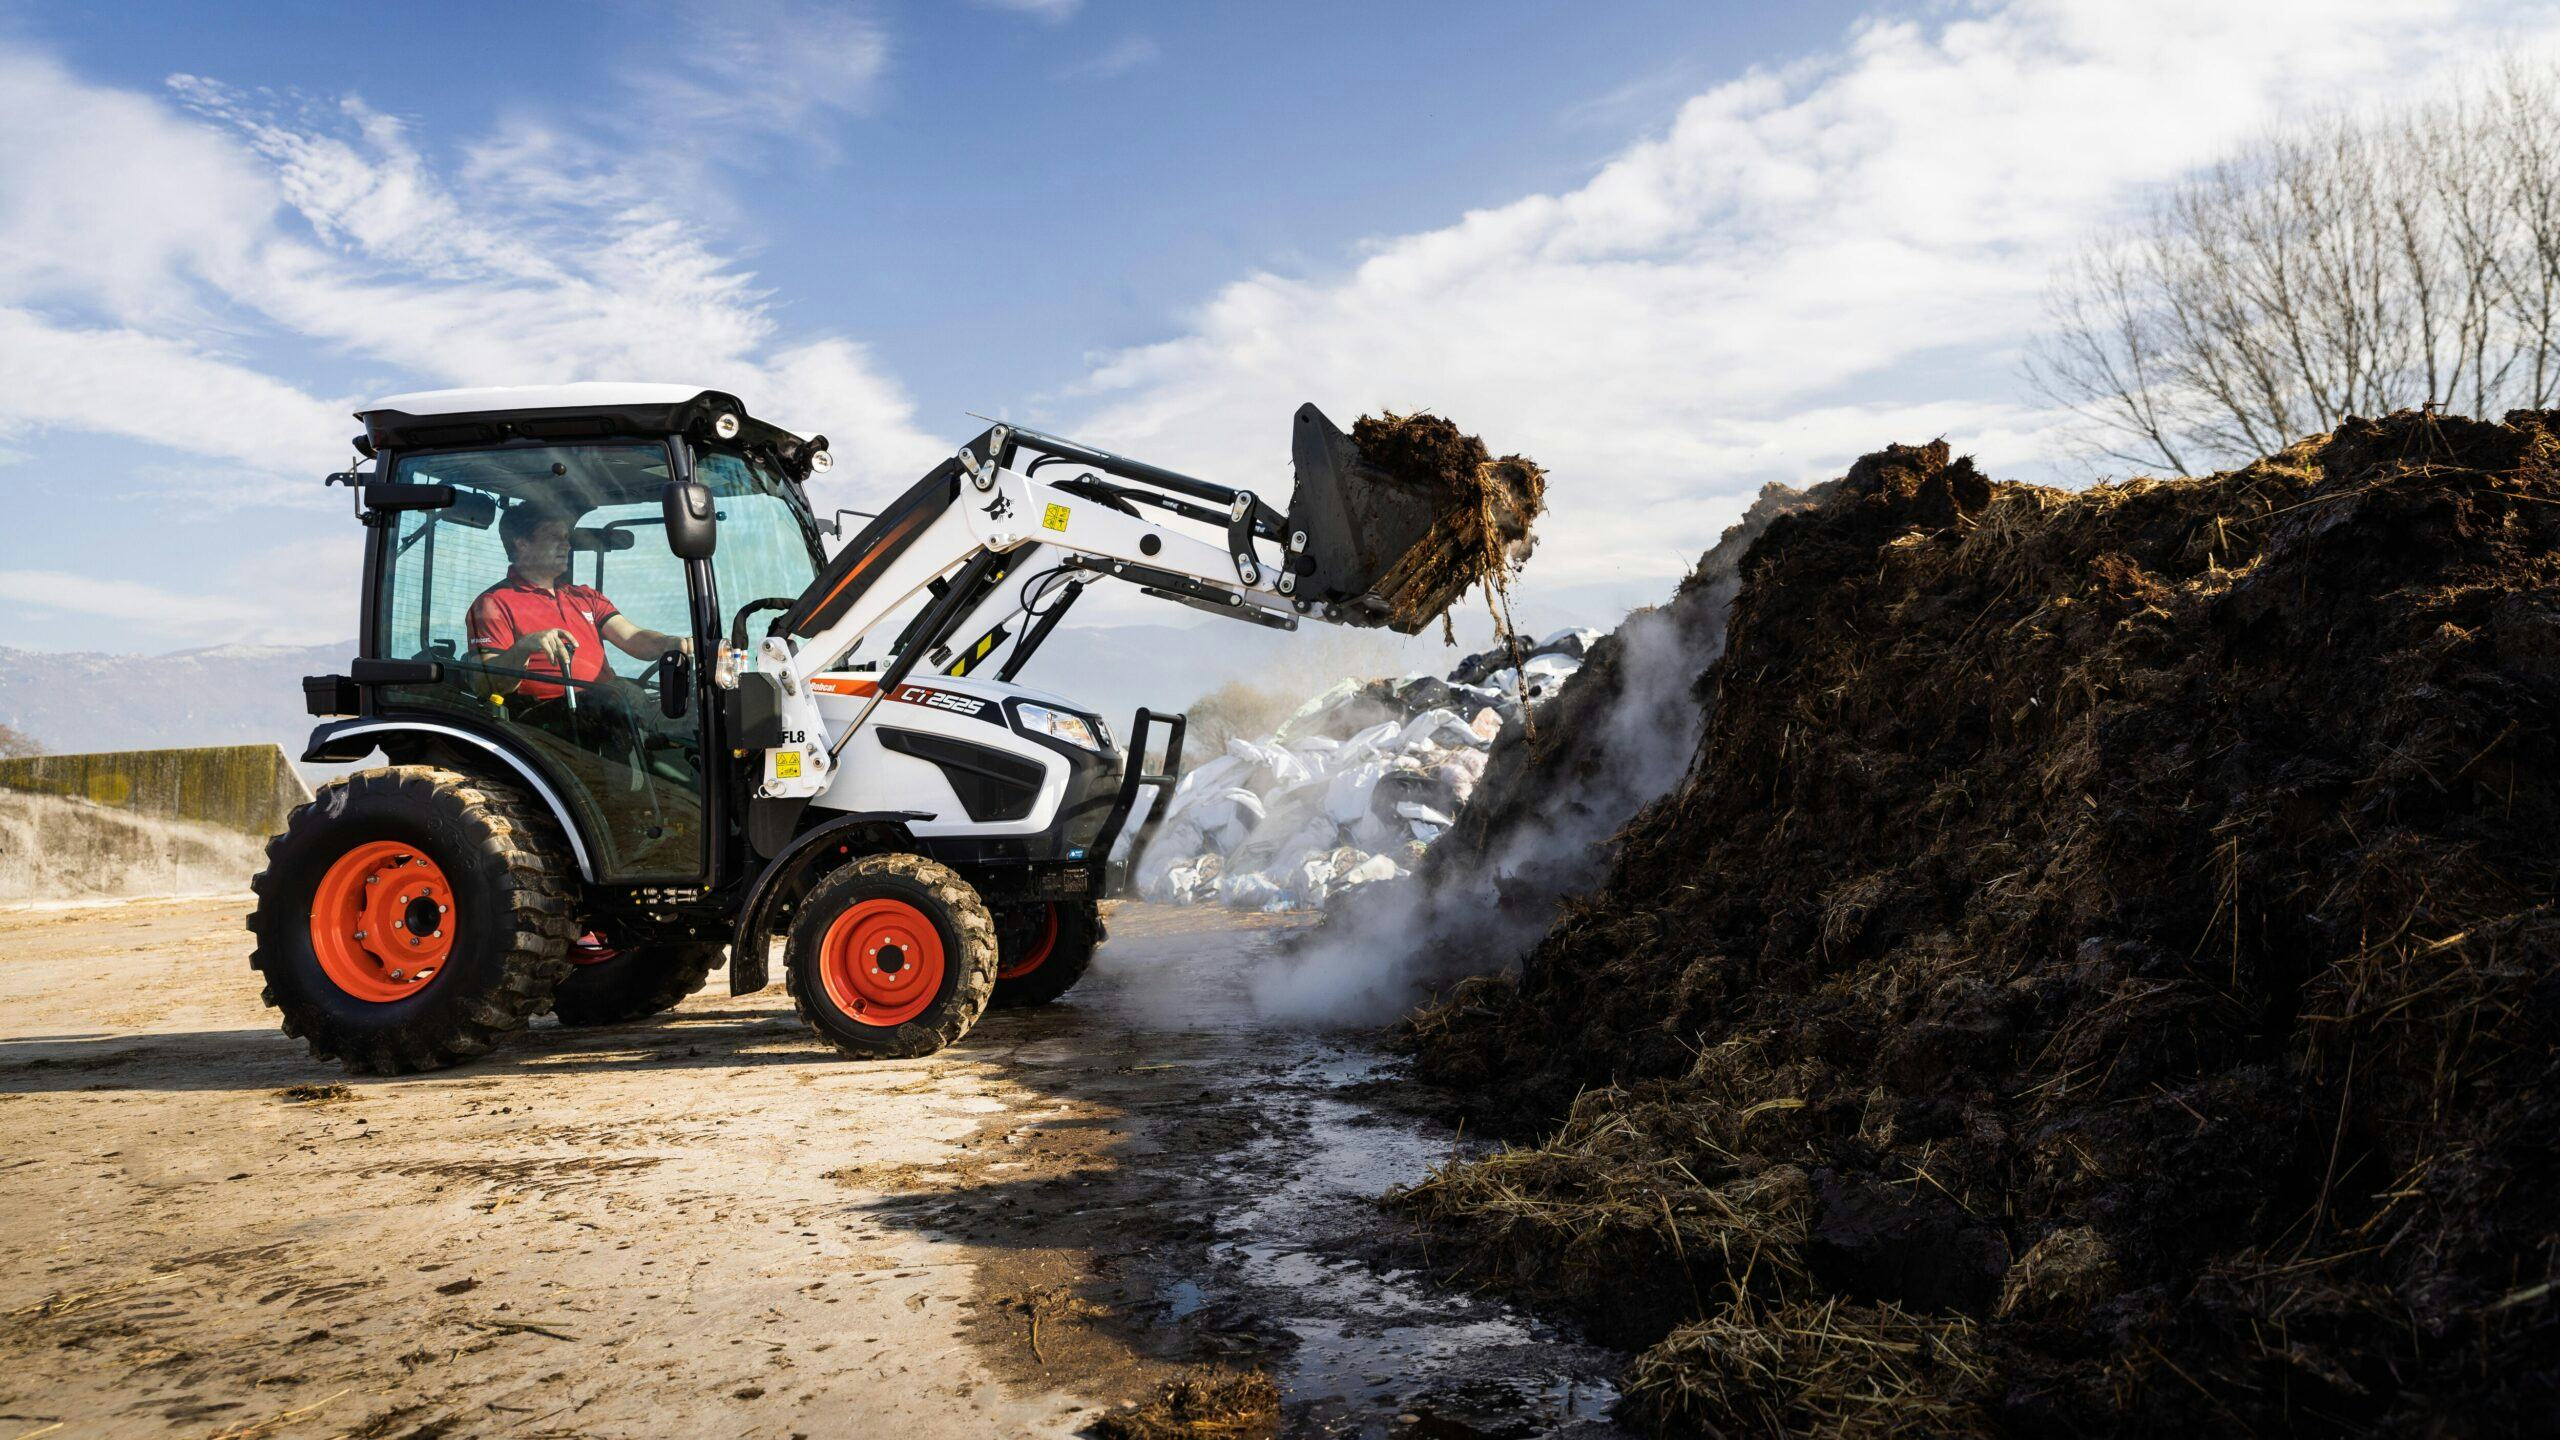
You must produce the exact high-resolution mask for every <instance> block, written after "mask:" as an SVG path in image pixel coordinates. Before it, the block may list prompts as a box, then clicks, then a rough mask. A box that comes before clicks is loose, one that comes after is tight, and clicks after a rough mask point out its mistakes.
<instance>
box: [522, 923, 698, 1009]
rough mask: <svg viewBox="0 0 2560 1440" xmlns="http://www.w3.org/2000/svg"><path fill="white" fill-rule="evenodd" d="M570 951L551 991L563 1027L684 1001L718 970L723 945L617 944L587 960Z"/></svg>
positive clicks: (552, 1005)
mask: <svg viewBox="0 0 2560 1440" xmlns="http://www.w3.org/2000/svg"><path fill="white" fill-rule="evenodd" d="M569 955H570V962H571V963H570V966H569V974H568V977H567V978H565V979H563V980H562V981H561V982H560V985H559V988H558V989H556V990H554V991H553V992H552V994H551V1013H552V1014H554V1015H557V1016H559V1017H560V1023H561V1024H563V1025H570V1026H587V1025H621V1024H624V1023H627V1022H629V1021H633V1020H645V1019H647V1018H648V1017H650V1016H652V1015H655V1014H658V1013H659V1012H660V1011H664V1010H672V1009H674V1008H675V1007H676V1006H678V1005H680V1004H682V1003H684V998H685V997H686V996H688V995H691V994H692V993H693V992H694V991H696V990H699V989H701V988H702V983H703V982H704V981H705V980H708V979H709V978H710V977H711V972H712V971H714V970H717V969H719V968H720V960H721V947H719V946H717V945H703V944H697V943H693V942H689V941H685V942H670V941H661V942H659V943H656V944H649V945H635V946H630V947H627V948H625V947H615V948H613V950H612V953H611V954H610V955H608V956H606V957H605V958H602V959H595V960H588V959H585V958H584V957H583V956H582V955H581V954H580V947H579V946H577V945H573V946H571V947H570V952H569Z"/></svg>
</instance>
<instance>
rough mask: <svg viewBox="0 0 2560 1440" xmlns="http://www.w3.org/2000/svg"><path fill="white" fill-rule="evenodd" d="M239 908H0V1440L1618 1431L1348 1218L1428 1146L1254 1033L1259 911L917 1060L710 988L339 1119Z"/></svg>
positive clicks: (1267, 939) (1157, 942)
mask: <svg viewBox="0 0 2560 1440" xmlns="http://www.w3.org/2000/svg"><path fill="white" fill-rule="evenodd" d="M242 904H243V901H241V900H190V901H159V902H143V903H134V904H128V905H123V906H116V907H107V908H92V909H78V910H57V911H42V910H36V911H28V910H19V911H11V912H0V1440H12V1437H19V1436H22V1435H39V1434H41V1435H52V1436H59V1437H63V1440H71V1437H76V1436H92V1435H166V1434H178V1435H196V1436H222V1437H233V1440H240V1437H248V1436H259V1437H265V1436H285V1437H294V1436H330V1435H358V1436H423V1435H525V1436H535V1435H582V1436H585V1435H598V1436H616V1435H628V1436H640V1435H691V1434H736V1435H757V1436H777V1437H779V1436H790V1435H798V1436H812V1437H815V1436H831V1435H847V1434H897V1435H900V1436H902V1437H910V1440H923V1437H932V1436H945V1435H952V1436H962V1435H965V1436H985V1435H1061V1434H1074V1433H1077V1432H1079V1431H1081V1430H1083V1429H1085V1428H1087V1427H1089V1426H1090V1425H1092V1424H1093V1423H1094V1422H1095V1421H1096V1420H1097V1419H1098V1418H1100V1417H1102V1416H1104V1415H1106V1414H1107V1413H1109V1412H1111V1411H1114V1410H1116V1409H1120V1408H1122V1407H1125V1406H1127V1405H1129V1404H1131V1403H1133V1402H1136V1401H1139V1400H1141V1399H1143V1398H1144V1397H1146V1396H1148V1395H1149V1394H1151V1393H1152V1392H1153V1391H1154V1390H1155V1389H1156V1387H1157V1386H1158V1385H1160V1384H1161V1383H1162V1382H1163V1381H1165V1380H1166V1379H1168V1378H1169V1377H1173V1376H1176V1375H1179V1374H1181V1373H1183V1372H1184V1371H1185V1370H1186V1369H1187V1368H1188V1367H1191V1366H1194V1365H1199V1364H1205V1363H1213V1362H1215V1363H1225V1364H1233V1365H1238V1366H1243V1367H1247V1368H1252V1369H1262V1370H1267V1371H1268V1372H1269V1373H1270V1374H1271V1376H1272V1377H1273V1379H1275V1380H1276V1381H1278V1382H1279V1384H1280V1387H1281V1390H1282V1393H1283V1396H1284V1417H1285V1418H1284V1422H1283V1426H1282V1428H1283V1431H1284V1432H1285V1433H1289V1434H1310V1435H1314V1434H1322V1435H1334V1434H1341V1435H1376V1436H1390V1435H1413V1436H1436V1437H1466V1436H1525V1435H1545V1434H1568V1435H1574V1436H1596V1435H1607V1434H1614V1433H1616V1432H1615V1431H1614V1430H1612V1429H1610V1428H1609V1427H1608V1426H1607V1425H1606V1424H1605V1423H1604V1422H1603V1421H1602V1420H1601V1419H1600V1418H1599V1417H1600V1416H1602V1415H1603V1414H1604V1413H1605V1411H1606V1409H1607V1407H1608V1405H1609V1404H1610V1402H1611V1401H1612V1399H1613V1398H1614V1395H1613V1392H1612V1391H1611V1390H1610V1388H1609V1385H1608V1382H1607V1379H1606V1377H1607V1376H1609V1375H1610V1374H1612V1373H1613V1371H1614V1368H1615V1365H1614V1362H1613V1361H1612V1360H1611V1358H1610V1357H1608V1356H1607V1355H1605V1354H1603V1353H1600V1352H1596V1351H1593V1350H1590V1349H1587V1348H1585V1347H1582V1346H1579V1345H1577V1344H1574V1343H1571V1342H1570V1341H1568V1340H1566V1339H1565V1338H1563V1337H1560V1336H1558V1335H1556V1334H1554V1333H1551V1332H1549V1331H1548V1330H1546V1329H1544V1328H1542V1327H1540V1326H1539V1325H1538V1324H1536V1323H1534V1322H1531V1321H1529V1320H1526V1319H1523V1318H1521V1317H1520V1316H1518V1315H1516V1314H1514V1313H1513V1312H1511V1311H1508V1310H1506V1309H1504V1308H1502V1307H1501V1306H1500V1305H1499V1304H1497V1303H1496V1302H1493V1301H1490V1300H1487V1299H1484V1298H1480V1297H1475V1296H1469V1295H1464V1294H1452V1293H1449V1292H1445V1291H1442V1290H1440V1289H1438V1288H1435V1287H1433V1286H1432V1285H1430V1284H1429V1283H1428V1282H1427V1281H1426V1280H1424V1279H1423V1278H1422V1274H1421V1271H1422V1270H1423V1268H1424V1266H1425V1264H1426V1261H1427V1257H1425V1256H1423V1255H1422V1254H1421V1253H1420V1252H1419V1251H1418V1250H1417V1249H1415V1248H1414V1247H1415V1245H1416V1243H1417V1242H1415V1241H1414V1240H1413V1239H1412V1238H1411V1236H1410V1234H1409V1233H1408V1232H1406V1231H1404V1230H1403V1229H1401V1228H1400V1226H1399V1224H1398V1222H1395V1221H1393V1220H1392V1219H1390V1218H1388V1217H1386V1216H1384V1215H1383V1214H1382V1212H1380V1211H1379V1210H1378V1208H1377V1207H1376V1206H1375V1205H1374V1204H1373V1203H1372V1200H1371V1197H1373V1196H1375V1195H1376V1194H1377V1193H1378V1192H1380V1191H1382V1190H1384V1189H1385V1188H1386V1187H1387V1186H1389V1185H1391V1184H1395V1183H1398V1182H1402V1181H1409V1180H1412V1179H1414V1178H1416V1177H1417V1176H1418V1175H1419V1174H1420V1173H1421V1172H1422V1171H1423V1170H1424V1169H1426V1168H1427V1167H1429V1166H1430V1165H1432V1164H1434V1163H1437V1162H1438V1161H1440V1160H1443V1159H1445V1158H1447V1157H1448V1156H1449V1154H1450V1153H1451V1152H1452V1149H1453V1146H1454V1145H1455V1144H1456V1140H1455V1137H1453V1136H1452V1135H1451V1134H1450V1133H1449V1132H1447V1131H1446V1130H1445V1129H1442V1128H1440V1127H1438V1126H1436V1125H1435V1124H1433V1123H1432V1122H1430V1121H1429V1120H1426V1119H1423V1118H1419V1117H1416V1116H1414V1115H1411V1114H1408V1113H1404V1112H1401V1111H1398V1110H1394V1109H1391V1108H1388V1107H1387V1106H1386V1104H1385V1103H1384V1102H1385V1100H1386V1098H1387V1097H1388V1096H1389V1095H1390V1094H1391V1093H1392V1092H1394V1091H1396V1090H1398V1089H1400V1088H1401V1087H1400V1086H1398V1085H1397V1084H1395V1083H1393V1082H1392V1081H1391V1080H1390V1079H1388V1078H1386V1075H1387V1072H1386V1062H1385V1061H1384V1060H1383V1058H1382V1057H1381V1056H1380V1055H1379V1054H1378V1053H1377V1052H1375V1051H1374V1050H1372V1049H1371V1048H1369V1046H1368V1042H1367V1041H1366V1040H1365V1039H1364V1038H1358V1037H1342V1036H1323V1035H1317V1034H1311V1033H1303V1032H1281V1031H1274V1030H1271V1029H1269V1028H1267V1027H1265V1026H1262V1025H1260V1024H1258V1023H1256V1022H1255V1020H1254V1019H1253V1017H1252V1016H1251V1014H1250V1011H1249V1007H1248V1006H1247V1005H1246V1003H1245V1001H1244V998H1243V995H1244V982H1245V979H1246V978H1247V976H1248V975H1249V973H1250V971H1251V969H1252V968H1253V967H1254V966H1255V965H1257V964H1259V963H1262V962H1264V961H1265V960H1267V959H1268V957H1269V955H1270V951H1271V946H1272V943H1273V941H1274V940H1275V939H1276V938H1277V935H1278V934H1279V932H1280V931H1281V930H1282V929H1283V928H1285V927H1286V926H1287V925H1288V924H1290V923H1291V922H1289V921H1287V920H1285V919H1283V920H1265V919H1260V918H1238V917H1234V916H1230V915H1226V914H1223V913H1218V912H1203V911H1171V910H1152V909H1149V908H1146V907H1126V908H1122V909H1120V910H1118V912H1117V913H1116V914H1115V915H1114V917H1113V920H1112V924H1113V932H1114V933H1113V939H1112V940H1111V942H1110V944H1109V945H1108V946H1106V948H1105V949H1104V951H1103V952H1102V955H1101V957H1100V958H1099V959H1098V961H1097V963H1096V968H1095V971H1094V974H1093V975H1092V976H1091V977H1090V978H1089V979H1088V980H1087V981H1086V983H1085V984H1084V985H1083V986H1082V987H1080V988H1079V989H1078V991H1077V992H1076V993H1075V994H1074V995H1072V996H1070V997H1069V999H1068V1001H1067V1002H1065V1003H1062V1004H1060V1005H1057V1006H1053V1007H1050V1008H1049V1009H1046V1010H1042V1011H1034V1012H997V1013H995V1014H991V1015H990V1016H989V1017H988V1019H987V1021H986V1022H985V1023H983V1024H982V1025H981V1026H980V1027H979V1028H978V1030H977V1031H976V1032H975V1033H974V1034H973V1035H972V1036H971V1037H970V1038H969V1040H968V1041H967V1042H966V1043H965V1044H963V1045H962V1046H960V1047H958V1048H956V1049H954V1050H952V1051H949V1052H946V1053H944V1054H942V1055H939V1056H935V1057H932V1058H929V1059H923V1060H913V1061H901V1062H892V1063H871V1064H857V1063H852V1062H848V1061H843V1060H840V1059H837V1058H835V1057H834V1055H833V1053H832V1052H831V1051H828V1050H825V1049H824V1048H822V1047H821V1046H820V1045H819V1044H818V1043H817V1042H815V1041H814V1040H813V1039H811V1038H810V1037H809V1036H808V1034H807V1033H806V1032H805V1031H804V1030H803V1029H802V1028H801V1026H800V1025H799V1024H798V1023H797V1022H796V1021H795V1020H794V1019H793V1017H792V1014H791V1011H790V1006H789V1003H788V1001H787V1000H785V999H783V998H782V997H781V996H780V994H779V993H778V991H769V992H767V993H764V994H760V995H756V996H751V997H746V998H744V999H731V998H730V997H729V996H728V995H727V994H726V993H725V991H726V985H725V979H724V977H721V976H717V975H715V976H714V977H713V980H712V983H711V985H710V987H709V988H708V989H707V990H706V991H705V992H704V993H702V994H700V995H697V996H695V997H694V998H693V999H692V1000H690V1001H688V1002H687V1003H686V1004H685V1005H683V1006H682V1007H680V1008H679V1009H678V1010H677V1011H675V1012H674V1013H673V1014H672V1015H670V1016H667V1017H662V1018H661V1019H660V1020H659V1021H657V1022H653V1023H648V1024H642V1025H634V1026H625V1027H617V1028H610V1029H601V1030H589V1031H578V1032H572V1031H564V1030H562V1029H560V1028H559V1027H558V1026H557V1025H555V1024H554V1023H553V1022H551V1021H548V1020H545V1021H543V1022H541V1023H540V1024H538V1025H537V1026H536V1028H535V1029H534V1030H533V1031H532V1032H531V1033H529V1034H527V1035H525V1036H522V1037H520V1038H519V1039H518V1041H517V1042H516V1043H515V1044H514V1045H512V1046H511V1047H509V1048H508V1049H506V1050H504V1051H502V1052H501V1053H500V1054H499V1055H497V1056H495V1057H492V1058H491V1059H490V1060H487V1061H484V1062H482V1063H478V1064H475V1065H472V1066H469V1067H466V1068H463V1069H458V1070H452V1071H446V1072H443V1073H440V1074H436V1075H431V1076H424V1077H410V1078H404V1079H394V1080H374V1079H362V1078H356V1079H350V1078H349V1077H346V1076H344V1075H342V1074H340V1073H339V1072H338V1071H337V1070H336V1068H335V1067H332V1066H322V1065H318V1064H315V1063H313V1062H312V1061H311V1060H310V1059H309V1058H308V1057H307V1056H306V1055H305V1054H304V1053H303V1051H302V1047H301V1046H300V1045H299V1044H298V1043H295V1042H292V1041H288V1040H286V1039H285V1038H284V1037H283V1036H282V1035H281V1034H279V1033H278V1032H277V1030H276V1029H275V1026H274V1023H273V1021H272V1019H271V1018H270V1015H269V1013H268V1012H267V1011H266V1010H265V1009H264V1008H263V1007H262V1006H261V1005H260V1004H259V1002H258V989H257V985H256V983H255V980H254V977H253V976H252V975H251V974H250V973H249V970H248V968H247V944H246V936H245V934H244V933H243V932H242V930H241V928H240V915H241V908H242Z"/></svg>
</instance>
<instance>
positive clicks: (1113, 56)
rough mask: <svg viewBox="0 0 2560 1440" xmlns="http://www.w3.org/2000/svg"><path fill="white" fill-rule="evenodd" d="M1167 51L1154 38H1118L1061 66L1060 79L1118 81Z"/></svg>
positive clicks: (1141, 36)
mask: <svg viewBox="0 0 2560 1440" xmlns="http://www.w3.org/2000/svg"><path fill="white" fill-rule="evenodd" d="M1163 54H1164V50H1163V49H1162V47H1160V46H1158V45H1157V44H1156V42H1155V38H1154V37H1153V36H1149V35H1130V36H1127V37H1125V38H1122V39H1119V40H1115V41H1113V42H1112V43H1111V44H1110V45H1108V46H1106V47H1105V48H1103V49H1102V50H1100V51H1098V52H1096V53H1095V54H1092V55H1089V56H1086V57H1085V58H1084V59H1082V60H1078V61H1076V62H1075V63H1073V64H1071V65H1064V66H1061V67H1059V69H1058V78H1059V79H1061V80H1066V81H1078V80H1084V81H1093V80H1117V79H1119V78H1120V77H1121V76H1123V75H1126V74H1128V73H1129V72H1130V71H1132V70H1138V69H1143V68H1144V67H1146V66H1149V65H1152V64H1154V63H1155V62H1156V61H1157V60H1158V59H1159V58H1161V57H1162V56H1163Z"/></svg>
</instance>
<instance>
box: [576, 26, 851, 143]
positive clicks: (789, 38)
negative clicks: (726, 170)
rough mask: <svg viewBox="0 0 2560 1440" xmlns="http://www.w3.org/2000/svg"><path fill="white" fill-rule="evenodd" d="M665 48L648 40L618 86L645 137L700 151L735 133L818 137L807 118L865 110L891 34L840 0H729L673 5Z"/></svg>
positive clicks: (820, 141)
mask: <svg viewBox="0 0 2560 1440" xmlns="http://www.w3.org/2000/svg"><path fill="white" fill-rule="evenodd" d="M679 8H680V18H679V19H678V21H677V22H676V23H675V24H674V25H673V26H672V27H671V28H672V29H674V30H675V32H676V34H675V35H674V36H673V37H672V39H673V46H672V48H670V47H668V46H663V45H647V46H643V47H641V48H640V51H639V54H638V56H637V58H635V59H634V60H633V61H632V62H631V64H630V65H629V66H628V67H626V69H625V71H624V75H623V79H624V83H625V84H626V86H627V87H628V88H629V89H630V91H631V93H632V95H633V96H634V97H635V99H636V100H637V101H638V103H639V104H640V106H641V107H642V108H643V109H644V110H645V111H646V112H647V115H648V117H649V123H648V125H647V126H646V127H645V134H646V137H647V140H648V141H649V143H651V144H654V145H657V146H659V147H662V148H664V149H673V150H677V151H694V152H699V151H701V150H704V149H708V148H711V147H710V146H708V145H706V144H704V143H703V142H704V141H706V140H708V141H713V142H718V141H721V140H732V139H735V138H738V137H742V136H765V137H787V138H793V139H798V140H803V141H815V142H816V143H817V144H818V146H819V148H820V149H821V150H824V149H826V148H827V147H826V145H825V141H824V138H823V133H822V132H820V131H818V130H816V129H814V128H813V127H812V124H811V122H812V121H813V120H815V119H817V118H819V117H822V116H825V115H828V114H831V113H832V114H858V113H860V112H861V111H863V110H864V109H866V108H868V107H869V105H870V103H871V99H872V93H873V91H874V89H875V88H876V86H877V84H878V82H879V79H880V77H881V75H882V74H883V73H885V72H886V71H887V70H888V68H889V38H888V34H887V32H886V31H884V30H883V29H881V27H880V26H879V24H878V23H877V22H875V21H874V20H873V19H872V18H871V17H870V15H869V14H868V13H867V7H865V6H860V5H853V4H847V3H844V0H728V3H723V4H716V5H715V4H693V5H686V6H682V7H679Z"/></svg>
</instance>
